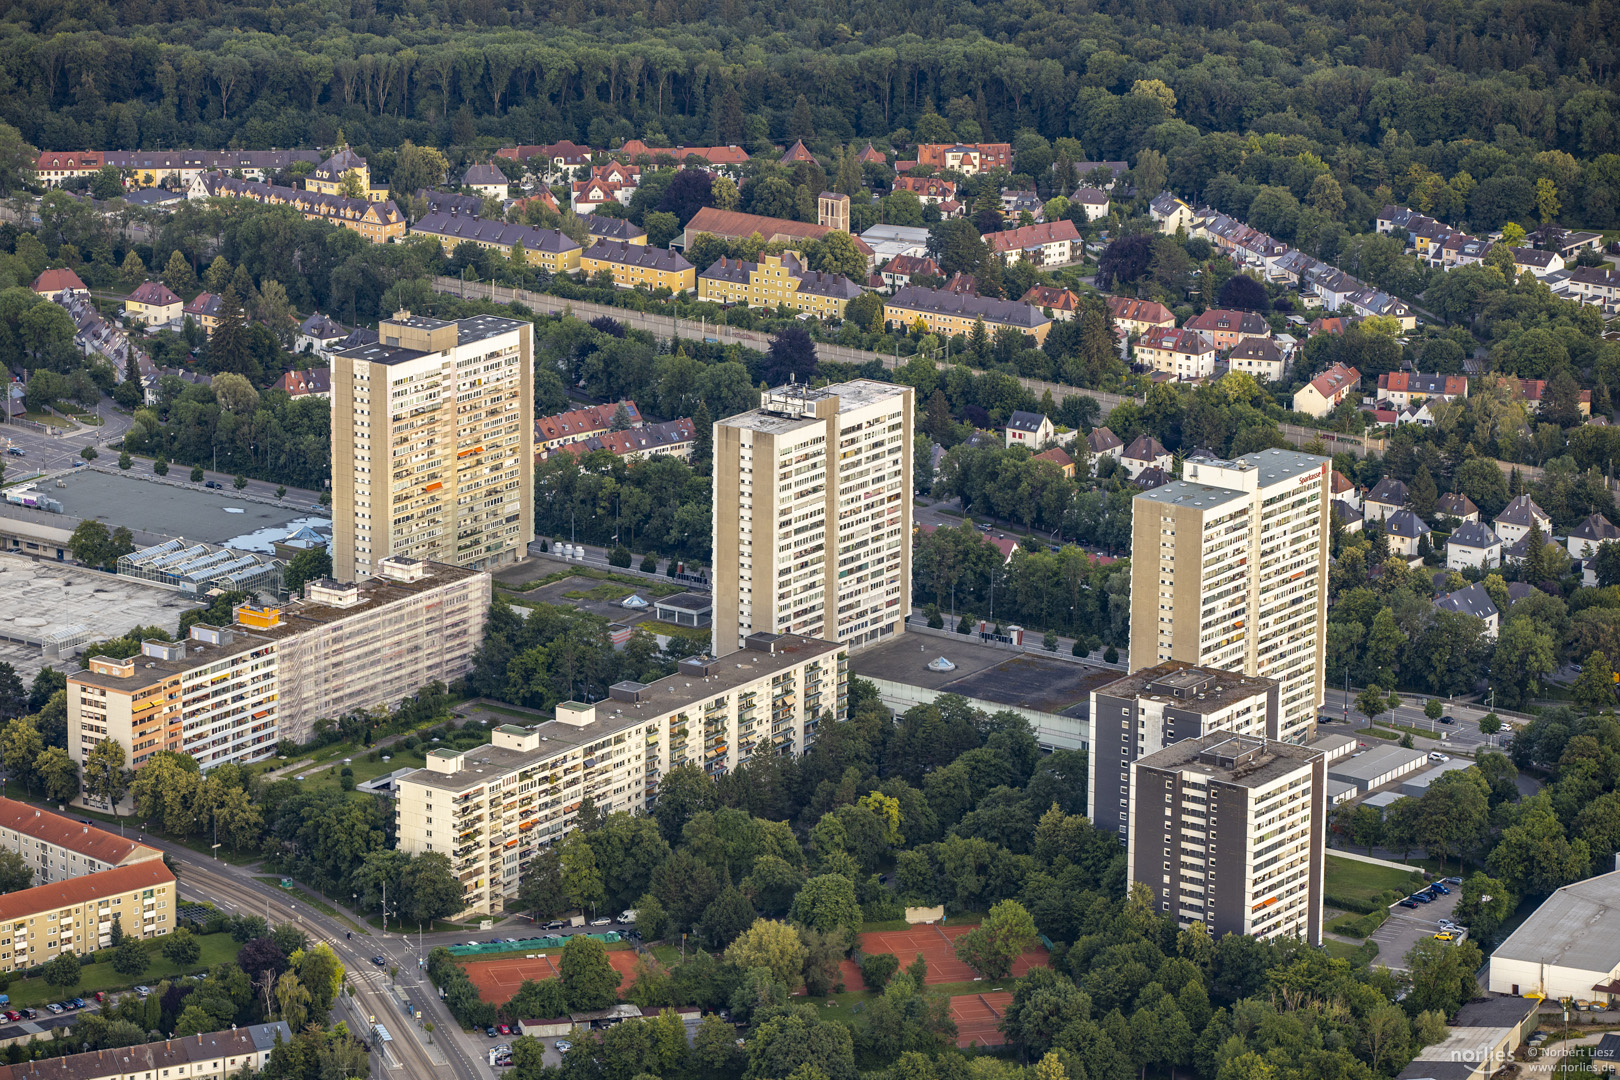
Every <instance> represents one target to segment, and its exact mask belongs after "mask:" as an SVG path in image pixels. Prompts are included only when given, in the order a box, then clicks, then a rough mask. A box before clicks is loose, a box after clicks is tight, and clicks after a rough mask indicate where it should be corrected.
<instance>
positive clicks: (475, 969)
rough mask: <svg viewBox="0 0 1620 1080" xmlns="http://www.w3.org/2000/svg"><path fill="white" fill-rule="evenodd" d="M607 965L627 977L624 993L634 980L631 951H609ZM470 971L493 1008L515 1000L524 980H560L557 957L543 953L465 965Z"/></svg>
mask: <svg viewBox="0 0 1620 1080" xmlns="http://www.w3.org/2000/svg"><path fill="white" fill-rule="evenodd" d="M607 958H608V963H610V964H612V965H613V970H614V971H617V972H619V973H620V974H622V975H623V976H624V982H622V983H621V984H620V988H621V989H622V988H623V987H625V986H628V985H629V984H630V980H631V979H632V978H634V977H635V970H636V954H635V951H634V950H631V949H614V950H609V952H608V954H607ZM463 966H464V967H465V968H466V969H467V978H469V979H471V980H472V984H473V985H474V986H476V987H478V996H479V997H480V998H482V999H483V1000H485V1001H488V1002H490V1003H491V1004H494V1005H505V1004H506V1003H507V1002H508V1001H511V1000H512V995H513V994H516V993H517V992H518V988H519V987H521V986H522V985H523V981H524V980H525V979H535V980H537V981H538V980H541V979H555V978H556V977H557V954H555V953H540V954H538V955H536V956H533V957H528V956H515V957H513V956H509V957H503V958H502V959H500V960H474V961H472V962H471V963H468V964H464V965H463Z"/></svg>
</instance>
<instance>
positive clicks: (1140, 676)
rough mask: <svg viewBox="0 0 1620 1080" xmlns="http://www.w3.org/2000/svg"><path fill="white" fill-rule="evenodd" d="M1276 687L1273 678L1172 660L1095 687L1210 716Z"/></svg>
mask: <svg viewBox="0 0 1620 1080" xmlns="http://www.w3.org/2000/svg"><path fill="white" fill-rule="evenodd" d="M1277 685H1278V683H1277V681H1276V680H1275V679H1267V678H1262V677H1261V676H1258V675H1252V676H1250V675H1239V674H1237V673H1236V672H1231V671H1222V670H1221V669H1219V668H1210V667H1199V666H1197V665H1194V664H1187V663H1183V662H1181V661H1178V660H1172V661H1169V662H1167V663H1163V664H1157V665H1155V666H1153V667H1149V668H1142V669H1141V670H1139V671H1133V672H1131V673H1130V674H1129V675H1127V676H1125V677H1124V678H1123V679H1116V680H1114V681H1113V682H1111V683H1108V684H1107V685H1106V686H1099V687H1097V692H1098V693H1100V694H1102V693H1105V694H1110V695H1112V696H1114V697H1121V698H1125V697H1140V698H1149V699H1151V700H1155V701H1163V702H1166V703H1169V704H1173V705H1174V706H1175V707H1176V708H1178V709H1184V710H1186V711H1188V712H1196V713H1212V712H1219V711H1220V710H1222V709H1224V708H1226V707H1228V706H1230V705H1235V704H1236V703H1237V702H1239V701H1242V700H1244V699H1245V698H1250V697H1253V696H1254V695H1255V694H1263V693H1265V692H1266V691H1268V690H1270V689H1271V688H1272V687H1274V686H1277ZM1184 694H1185V695H1187V696H1182V695H1184Z"/></svg>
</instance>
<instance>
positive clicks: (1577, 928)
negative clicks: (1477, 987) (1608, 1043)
mask: <svg viewBox="0 0 1620 1080" xmlns="http://www.w3.org/2000/svg"><path fill="white" fill-rule="evenodd" d="M1490 969H1491V972H1490V977H1489V988H1490V991H1491V993H1493V994H1513V995H1516V996H1517V995H1520V994H1532V993H1534V994H1541V995H1543V996H1544V997H1548V998H1566V997H1569V998H1597V999H1601V1000H1604V1001H1608V1002H1613V1001H1615V1000H1616V999H1617V998H1620V870H1617V871H1614V872H1611V873H1607V874H1600V875H1598V876H1597V877H1592V878H1587V879H1586V880H1585V881H1577V882H1575V883H1574V884H1573V885H1565V886H1564V887H1563V888H1562V889H1559V890H1558V891H1557V892H1555V893H1553V894H1552V895H1551V896H1549V897H1547V899H1546V900H1544V901H1542V904H1541V906H1540V907H1538V908H1537V909H1536V910H1535V912H1534V913H1533V914H1532V915H1531V916H1530V917H1529V918H1528V919H1526V920H1525V921H1524V922H1523V923H1521V924H1520V925H1519V928H1518V929H1517V930H1515V931H1513V933H1512V934H1511V935H1509V936H1508V939H1507V940H1506V941H1504V942H1502V944H1500V945H1498V946H1497V947H1496V952H1494V953H1492V954H1491V962H1490Z"/></svg>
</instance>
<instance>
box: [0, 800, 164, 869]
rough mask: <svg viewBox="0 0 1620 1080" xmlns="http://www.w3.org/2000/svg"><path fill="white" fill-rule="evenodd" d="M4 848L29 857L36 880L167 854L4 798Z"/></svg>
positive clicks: (0, 826)
mask: <svg viewBox="0 0 1620 1080" xmlns="http://www.w3.org/2000/svg"><path fill="white" fill-rule="evenodd" d="M0 848H3V849H4V850H6V851H15V852H16V853H17V854H19V855H21V856H22V857H23V862H25V863H27V864H28V866H29V867H31V868H32V869H33V871H34V884H36V885H45V884H49V883H50V882H53V881H66V880H67V879H68V878H76V877H80V876H82V875H84V874H95V873H100V872H101V871H103V870H113V869H116V868H117V867H120V866H134V865H135V864H137V863H144V862H151V861H153V860H154V859H161V858H163V852H161V851H159V850H158V849H157V848H155V847H148V846H147V845H146V844H138V843H136V842H135V841H133V840H130V839H127V838H125V837H122V836H118V835H115V834H113V833H110V832H108V831H107V830H106V829H100V828H97V827H96V826H94V825H87V824H85V823H84V822H82V821H75V820H74V819H73V818H70V817H64V816H63V815H61V814H53V813H51V812H50V811H49V810H41V809H40V808H39V807H37V806H29V805H28V804H27V803H20V802H17V801H16V800H15V799H5V798H0Z"/></svg>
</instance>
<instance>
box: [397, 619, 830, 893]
mask: <svg viewBox="0 0 1620 1080" xmlns="http://www.w3.org/2000/svg"><path fill="white" fill-rule="evenodd" d="M848 678H849V677H848V671H847V653H846V651H845V649H844V648H843V647H842V646H841V645H838V644H836V643H834V642H830V641H817V640H814V639H811V638H806V637H800V636H796V635H778V634H756V635H753V636H751V637H750V638H749V639H748V641H747V643H746V647H745V648H743V649H740V650H738V651H736V652H733V653H731V654H730V655H728V656H722V657H720V658H719V659H701V658H690V659H687V660H683V661H681V664H680V669H679V670H678V671H676V673H675V674H674V675H671V676H669V677H667V678H664V679H660V680H658V681H657V682H653V683H637V682H623V683H619V684H617V685H615V686H613V687H612V688H611V691H610V694H609V697H608V698H607V699H605V700H603V701H599V702H596V703H595V704H589V705H587V704H581V703H579V702H564V703H562V704H561V705H558V706H557V710H556V719H554V720H549V721H546V722H545V723H542V724H539V725H537V726H535V727H532V728H524V727H518V726H516V725H508V726H505V727H500V728H497V729H496V730H495V731H493V732H491V734H490V743H489V744H488V745H485V746H479V747H475V748H473V749H471V750H465V751H456V750H449V749H440V750H434V751H432V752H431V753H430V754H429V755H428V762H427V768H425V769H419V770H417V771H416V772H414V773H411V774H410V775H409V776H406V777H403V778H402V779H401V780H400V782H399V785H398V789H397V793H396V800H395V804H394V805H395V810H394V815H395V818H396V824H397V832H398V838H399V839H398V848H399V850H401V851H408V852H411V853H412V854H416V853H420V852H425V851H439V852H444V853H446V854H448V855H449V856H450V858H451V861H452V864H453V867H454V870H455V873H456V875H457V877H459V878H460V879H461V882H462V886H463V888H464V890H465V908H464V909H463V914H482V915H490V914H495V913H497V912H499V911H500V910H501V908H502V906H503V902H504V899H505V898H506V897H508V896H512V895H515V894H516V892H517V888H518V880H519V875H520V874H521V872H522V869H523V865H524V863H525V862H527V861H528V859H529V858H531V857H532V856H533V855H534V854H535V853H536V852H537V851H539V850H541V849H542V848H545V847H548V846H550V845H551V844H554V843H556V842H557V841H558V840H560V839H561V838H562V837H563V835H564V834H565V833H567V832H568V830H569V829H570V828H571V827H572V826H573V822H574V818H575V815H576V814H577V812H578V811H579V807H580V803H581V801H582V800H583V799H584V798H585V797H586V796H587V795H588V796H590V797H591V799H592V800H593V801H594V802H595V805H596V807H597V809H598V810H601V811H603V812H605V813H611V812H614V811H619V810H624V811H631V812H636V811H643V810H645V809H647V807H648V806H649V805H650V804H651V802H652V800H653V799H654V798H655V796H656V794H657V791H658V780H659V778H660V777H661V776H663V775H664V774H665V773H667V772H668V771H669V770H670V769H673V768H675V767H676V766H678V765H697V766H699V767H700V768H702V769H703V770H704V771H705V772H707V773H708V774H709V775H711V776H714V775H718V774H720V773H723V772H725V771H727V770H729V769H734V768H736V767H737V766H738V765H740V764H742V763H743V762H745V761H748V760H749V759H751V758H753V757H754V756H756V755H760V754H802V753H803V752H804V751H805V750H806V749H807V748H808V747H809V746H810V745H811V744H812V743H814V742H815V739H816V735H817V731H818V729H819V727H820V725H821V723H822V721H823V718H824V717H827V716H832V717H842V716H843V715H844V714H845V713H846V712H847V711H848V701H847V695H848Z"/></svg>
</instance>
